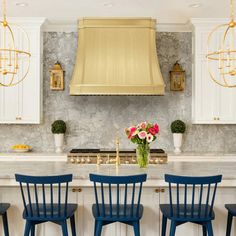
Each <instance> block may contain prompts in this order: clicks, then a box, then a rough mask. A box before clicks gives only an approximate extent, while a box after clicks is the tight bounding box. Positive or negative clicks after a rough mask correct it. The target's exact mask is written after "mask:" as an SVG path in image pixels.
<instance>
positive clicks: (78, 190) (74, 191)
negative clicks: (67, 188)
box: [72, 188, 82, 193]
mask: <svg viewBox="0 0 236 236" xmlns="http://www.w3.org/2000/svg"><path fill="white" fill-rule="evenodd" d="M72 192H73V193H81V192H82V188H72Z"/></svg>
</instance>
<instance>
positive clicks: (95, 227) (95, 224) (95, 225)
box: [94, 220, 98, 236]
mask: <svg viewBox="0 0 236 236" xmlns="http://www.w3.org/2000/svg"><path fill="white" fill-rule="evenodd" d="M97 223H98V222H97V220H95V222H94V236H96V233H97Z"/></svg>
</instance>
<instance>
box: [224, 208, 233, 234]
mask: <svg viewBox="0 0 236 236" xmlns="http://www.w3.org/2000/svg"><path fill="white" fill-rule="evenodd" d="M225 208H226V209H227V210H228V219H227V229H226V236H230V234H231V228H232V221H233V217H235V216H236V204H226V205H225Z"/></svg>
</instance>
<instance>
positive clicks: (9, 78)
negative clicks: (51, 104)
mask: <svg viewBox="0 0 236 236" xmlns="http://www.w3.org/2000/svg"><path fill="white" fill-rule="evenodd" d="M15 33H17V37H15V35H14V34H15ZM30 57H31V54H30V42H29V37H28V35H27V33H26V32H25V30H24V29H23V28H21V27H20V26H18V25H17V24H15V23H14V24H9V23H8V21H7V17H6V0H3V20H2V21H0V86H5V87H10V86H14V85H17V84H19V83H20V82H21V81H23V80H24V79H25V78H26V76H27V74H28V72H29V67H30Z"/></svg>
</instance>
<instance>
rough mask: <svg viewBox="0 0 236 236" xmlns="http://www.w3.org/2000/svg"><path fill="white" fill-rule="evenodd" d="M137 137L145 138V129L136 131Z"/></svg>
mask: <svg viewBox="0 0 236 236" xmlns="http://www.w3.org/2000/svg"><path fill="white" fill-rule="evenodd" d="M138 137H139V138H140V139H145V138H146V137H147V132H146V131H141V132H139V133H138Z"/></svg>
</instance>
